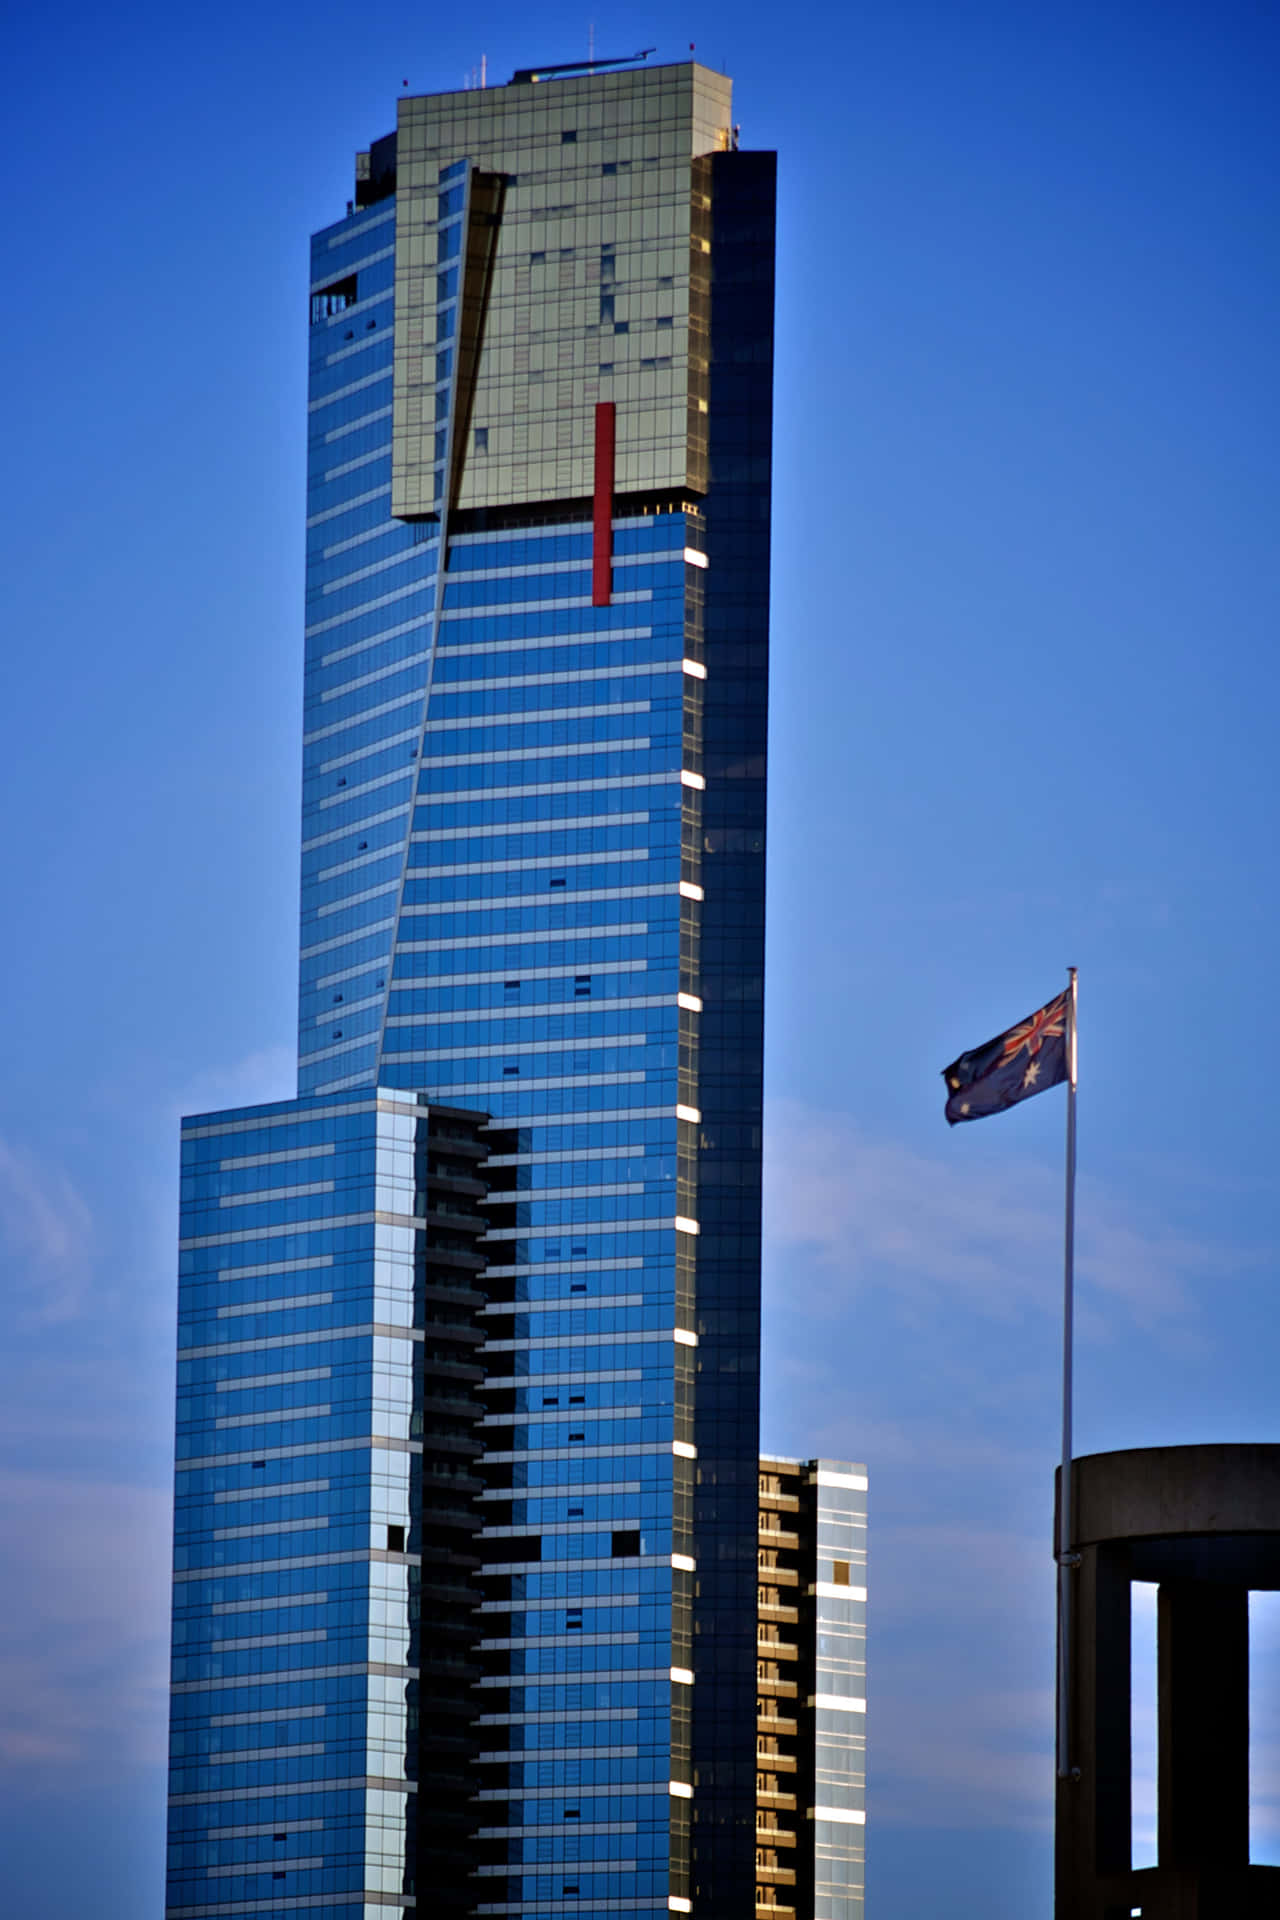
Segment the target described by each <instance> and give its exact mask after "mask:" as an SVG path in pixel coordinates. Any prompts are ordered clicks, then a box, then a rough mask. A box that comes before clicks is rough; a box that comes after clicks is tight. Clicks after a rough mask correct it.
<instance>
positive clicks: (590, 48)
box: [587, 20, 596, 66]
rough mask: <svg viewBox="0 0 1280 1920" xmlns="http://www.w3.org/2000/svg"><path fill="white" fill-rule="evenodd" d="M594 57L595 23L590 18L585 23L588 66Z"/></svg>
mask: <svg viewBox="0 0 1280 1920" xmlns="http://www.w3.org/2000/svg"><path fill="white" fill-rule="evenodd" d="M595 57H596V23H595V21H594V20H590V21H588V23H587V65H588V66H590V65H591V64H592V62H593V61H594V60H595Z"/></svg>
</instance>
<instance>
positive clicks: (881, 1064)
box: [0, 0, 1280, 1920]
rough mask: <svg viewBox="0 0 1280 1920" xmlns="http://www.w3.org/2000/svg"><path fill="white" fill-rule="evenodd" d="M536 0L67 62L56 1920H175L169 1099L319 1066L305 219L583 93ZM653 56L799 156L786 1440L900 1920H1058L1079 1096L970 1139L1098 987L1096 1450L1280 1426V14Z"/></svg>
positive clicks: (825, 36) (260, 25) (22, 1687)
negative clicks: (705, 79)
mask: <svg viewBox="0 0 1280 1920" xmlns="http://www.w3.org/2000/svg"><path fill="white" fill-rule="evenodd" d="M531 18H532V15H531V14H530V11H529V9H528V8H527V6H523V5H522V6H519V7H515V6H512V5H510V4H509V0H496V4H494V5H492V6H491V7H490V8H489V9H488V10H487V12H486V16H485V25H484V28H483V31H481V30H480V29H479V28H478V27H477V28H475V29H474V30H473V29H472V28H471V27H470V26H468V25H466V24H463V25H462V26H458V27H455V26H454V24H453V17H452V16H450V17H448V18H446V19H444V20H443V21H442V20H441V16H440V15H439V14H438V13H437V15H436V16H435V17H434V19H433V18H432V17H431V16H430V15H429V14H428V12H426V11H424V10H423V9H422V8H421V7H413V8H410V7H408V6H404V5H398V4H392V5H388V6H384V7H382V8H379V9H374V10H369V9H365V10H363V11H359V12H353V11H352V10H351V9H350V8H349V7H339V6H337V5H335V4H333V0H313V4H311V5H309V6H307V7H306V8H303V7H301V6H298V5H294V4H292V0H283V3H282V4H279V5H276V6H273V7H261V6H255V7H249V6H247V5H245V4H243V0H230V3H229V4H227V5H225V6H223V7H220V8H218V9H210V8H202V7H199V6H196V7H192V8H186V9H174V8H172V7H160V6H148V5H130V4H128V0H126V4H124V5H123V6H121V7H116V8H111V9H107V8H102V7H95V8H91V9H90V8H86V7H84V6H82V5H81V6H76V5H72V6H71V7H69V8H62V9H59V10H57V11H56V12H55V13H47V14H45V15H40V14H32V13H30V12H27V13H24V14H23V15H22V16H21V18H18V17H16V16H15V17H14V18H13V19H11V21H10V23H9V25H8V29H7V33H6V55H7V58H6V62H5V66H6V74H5V78H4V80H3V82H0V86H2V88H3V95H4V108H5V121H6V124H7V127H8V129H9V139H8V142H7V154H8V167H9V191H8V196H7V204H8V208H9V212H8V216H7V221H8V231H9V235H10V240H9V248H8V251H9V257H10V267H9V281H8V295H7V298H6V299H5V300H4V301H3V302H0V328H3V330H4V334H5V336H6V337H5V343H4V365H5V367H6V368H7V369H8V372H9V375H10V378H9V381H8V382H7V389H8V390H7V397H6V409H5V411H6V427H7V432H6V436H5V438H6V442H7V448H8V454H7V458H6V461H5V462H4V467H3V472H2V473H0V496H2V498H0V509H2V514H3V518H2V520H0V525H2V526H3V538H4V543H5V547H6V556H5V566H4V583H5V588H6V591H5V595H4V601H5V609H6V611H5V627H6V634H5V639H6V645H5V648H4V657H3V663H2V664H0V716H2V722H3V729H4V737H5V751H4V755H3V758H2V760H0V790H2V793H0V797H2V804H3V818H4V820H5V821H6V823H7V832H6V833H5V835H4V838H3V850H2V852H0V860H2V861H3V866H4V874H3V881H2V888H3V890H2V892H0V898H3V899H4V901H5V902H6V905H7V907H8V912H7V915H6V939H5V945H4V952H5V976H6V977H5V990H6V994H7V1001H8V1007H9V1019H8V1028H7V1034H8V1040H9V1045H8V1046H7V1048H6V1056H7V1058H6V1071H5V1073H4V1077H3V1086H2V1087H0V1253H2V1254H3V1262H4V1280H5V1286H6V1290H7V1296H8V1306H7V1312H6V1322H5V1324H6V1338H5V1341H4V1344H3V1351H2V1352H0V1555H2V1556H3V1564H4V1570H5V1571H4V1586H5V1602H4V1605H3V1608H2V1609H0V1887H3V1889H4V1891H5V1895H6V1898H5V1904H6V1906H8V1907H10V1908H12V1909H13V1910H14V1911H18V1910H21V1911H22V1913H23V1915H24V1920H72V1917H73V1916H76V1920H78V1917H79V1916H80V1915H82V1914H84V1913H86V1912H92V1913H93V1914H94V1916H95V1920H144V1916H146V1920H152V1916H154V1915H155V1914H156V1913H157V1912H158V1911H159V1903H160V1874H161V1840H162V1826H163V1772H162V1756H163V1748H164V1731H165V1729H164V1678H165V1636H166V1632H167V1605H168V1598H167V1570H166V1561H167V1540H166V1529H167V1524H168V1521H167V1504H168V1498H169V1492H168V1489H169V1468H170V1448H171V1373H172V1359H171V1344H172V1324H173V1311H174V1279H173V1273H174V1264H175V1261H174V1237H175V1235H174V1227H175V1204H176V1179H175V1163H176V1150H177V1141H176V1121H177V1116H178V1114H179V1113H180V1112H182V1111H189V1110H195V1109H200V1108H207V1107H213V1106H219V1105H224V1104H229V1103H231V1102H233V1101H237V1100H240V1099H249V1098H253V1097H264V1098H265V1097H272V1096H276V1097H279V1096H283V1095H287V1094H288V1093H290V1092H291V1091H292V1086H293V1079H292V1060H293V1018H294V991H295V949H296V936H295V917H296V860H297V815H298V767H299V719H300V701H301V625H302V620H301V614H302V518H303V448H304V429H305V418H304V355H305V345H306V342H305V321H306V301H305V278H306V246H307V236H308V233H309V231H310V230H311V229H312V228H314V227H316V226H319V225H322V224H324V223H325V222H327V221H329V220H330V219H332V218H334V217H335V216H336V215H338V214H340V213H341V211H342V208H343V205H344V203H345V200H346V198H347V196H348V194H349V193H350V191H351V186H350V177H351V159H352V154H353V152H354V151H355V149H356V148H357V147H360V146H364V145H367V143H368V141H369V139H370V138H371V137H374V136H377V135H379V134H381V133H383V132H385V131H387V130H388V129H389V128H390V127H391V125H392V124H393V119H394V111H395V96H396V94H397V92H398V91H399V90H400V87H401V82H402V80H405V79H407V80H408V81H409V83H410V86H411V88H413V89H415V90H419V91H428V90H432V89H437V88H447V87H453V86H459V85H461V84H462V83H463V81H464V77H465V75H466V74H467V72H468V70H469V69H470V68H471V67H473V66H477V65H478V64H479V61H480V57H481V55H482V54H485V55H487V57H488V67H489V73H490V76H491V77H493V78H495V79H498V80H501V79H504V78H505V77H506V76H507V75H508V74H509V72H510V71H511V70H512V68H513V67H515V66H516V65H520V64H527V63H529V62H531V61H537V60H543V61H552V60H563V59H568V58H574V57H578V56H580V55H585V53H586V50H587V35H588V28H589V26H590V25H592V24H593V15H592V12H591V10H590V8H584V9H583V10H582V12H581V14H576V13H573V12H571V11H570V10H568V9H566V8H564V7H562V6H559V5H556V4H554V0H553V4H551V5H550V6H548V7H546V8H544V9H541V10H540V13H539V21H540V24H538V25H537V26H536V28H532V27H530V25H529V21H530V20H531ZM594 28H595V41H596V48H597V51H598V52H600V53H602V54H610V53H626V52H628V51H630V50H631V49H632V48H635V47H640V46H647V45H651V44H653V45H656V46H657V48H658V57H659V58H667V59H678V58H682V57H684V56H685V55H686V53H687V49H688V44H689V42H690V41H691V40H692V41H694V42H695V43H696V46H697V53H698V57H699V58H703V59H706V60H707V61H708V63H710V64H715V65H721V66H724V67H726V68H727V69H728V70H730V71H731V72H732V73H733V74H734V76H735V78H736V81H737V95H736V103H737V118H738V119H740V120H741V122H742V127H743V141H744V144H747V145H752V146H776V147H777V148H778V149H779V150H780V153H781V155H782V164H781V207H780V216H781V218H780V258H779V267H780V283H779V284H780V297H779V311H778V322H779V325H778V373H777V490H776V497H777V517H776V553H775V558H776V573H775V585H776V591H775V607H774V659H775V672H776V681H775V686H776V703H775V724H774V734H773V759H772V774H773V815H772V828H771V846H770V885H771V889H772V896H771V910H772V936H771V940H772V945H771V958H770V965H771V974H770V984H769V1005H768V1012H769V1062H768V1064H769V1094H770V1122H771V1127H770V1136H769V1148H770V1155H771V1170H772V1177H771V1185H770V1195H771V1198H770V1206H769V1216H768V1241H769V1252H768V1270H767V1282H768V1322H767V1327H768V1340H769V1346H768V1357H767V1368H766V1391H765V1433H766V1440H767V1441H768V1442H769V1443H770V1444H772V1445H773V1446H774V1447H776V1448H778V1449H780V1450H782V1451H784V1452H790V1453H811V1452H826V1453H829V1454H836V1455H850V1456H853V1457H856V1458H859V1459H866V1460H867V1461H868V1462H869V1464H870V1466H871V1470H872V1475H873V1478H872V1524H873V1534H872V1541H873V1548H872V1551H873V1562H872V1573H871V1583H870V1584H871V1593H872V1611H871V1631H872V1640H871V1657H872V1662H873V1671H872V1675H871V1679H870V1683H869V1689H868V1690H869V1694H870V1699H871V1715H870V1735H871V1743H872V1747H871V1752H872V1759H871V1788H870V1804H871V1826H870V1829H869V1834H870V1867H869V1885H870V1892H871V1905H870V1907H869V1914H870V1915H871V1916H872V1920H916V1916H918V1915H919V1914H921V1913H923V1912H926V1911H938V1912H945V1913H946V1914H947V1915H948V1920H979V1916H980V1917H981V1920H1004V1917H1005V1916H1009V1920H1012V1917H1013V1916H1015V1915H1016V1916H1018V1920H1024V1916H1026V1915H1044V1916H1047V1915H1048V1913H1049V1909H1050V1857H1051V1837H1050V1826H1049V1822H1050V1810H1051V1760H1050V1740H1051V1719H1052V1715H1051V1690H1052V1568H1051V1563H1050V1558H1049V1546H1050V1543H1049V1521H1050V1497H1051V1474H1052V1469H1053V1464H1054V1457H1055V1450H1056V1446H1057V1431H1058V1399H1057V1368H1058V1364H1059V1349H1058V1335H1057V1316H1058V1312H1059V1293H1058V1260H1059V1248H1060V1204H1061V1173H1060V1162H1061V1133H1062V1095H1061V1094H1060V1093H1053V1094H1049V1095H1047V1096H1046V1097H1045V1098H1043V1099H1040V1100H1036V1101H1034V1102H1032V1103H1031V1104H1030V1105H1029V1106H1027V1107H1025V1108H1023V1109H1022V1110H1021V1111H1020V1112H1018V1113H1015V1114H1011V1115H1008V1116H1005V1117H1003V1118H1001V1119H997V1120H992V1121H989V1122H987V1123H986V1124H985V1125H983V1126H978V1127H969V1128H962V1129H959V1130H958V1131H957V1132H956V1133H955V1134H953V1135H949V1134H948V1132H947V1130H946V1128H945V1126H944V1124H943V1121H942V1114H941V1106H942V1090H941V1081H940V1080H939V1079H938V1069H939V1068H940V1067H941V1066H942V1064H943V1063H944V1062H945V1061H946V1060H948V1059H950V1058H951V1057H952V1056H953V1055H954V1054H955V1053H957V1052H958V1051H960V1049H961V1048H963V1047H966V1046H970V1045H973V1044H976V1043H977V1042H979V1041H981V1040H984V1039H986V1038H987V1037H988V1036H989V1035H990V1034H992V1033H994V1032H996V1031H997V1030H998V1029H999V1028H1001V1027H1002V1026H1004V1025H1006V1024H1008V1023H1009V1022H1010V1021H1012V1020H1013V1019H1015V1018H1017V1017H1018V1016H1020V1015H1022V1014H1024V1013H1026V1012H1028V1011H1030V1009H1031V1008H1032V1007H1034V1006H1035V1005H1037V1004H1038V1003H1039V1002H1040V1001H1041V1000H1044V999H1047V998H1048V997H1049V996H1050V995H1051V994H1052V993H1054V992H1056V991H1057V990H1058V988H1059V986H1060V985H1061V984H1062V981H1063V977H1064V976H1063V969H1064V968H1065V966H1066V965H1067V964H1068V963H1069V962H1074V963H1075V964H1077V965H1078V966H1079V967H1080V969H1081V995H1082V1002H1081V1005H1082V1013H1081V1019H1082V1042H1081V1058H1082V1093H1081V1122H1080V1124H1081V1169H1082V1172H1081V1190H1080V1202H1081V1218H1080V1235H1081V1301H1080V1320H1081V1325H1080V1343H1079V1353H1078V1373H1079V1408H1078V1435H1079V1442H1080V1448H1081V1450H1082V1451H1088V1450H1093V1449H1097V1448H1106V1447H1114V1446H1125V1445H1130V1444H1139V1443H1156V1442H1173V1441H1191V1440H1196V1439H1201V1438H1213V1439H1237V1438H1260V1439H1269V1440H1276V1439H1280V1408H1278V1406H1277V1396H1276V1387H1275V1382H1276V1377H1277V1366H1278V1363H1280V1308H1278V1306H1277V1288H1276V1280H1277V1274H1276V1267H1277V1260H1276V1184H1277V1182H1276V1148H1277V1133H1278V1131H1280V1129H1278V1125H1277V1120H1276V1117H1275V1102H1276V1095H1275V1091H1274V1086H1273V1082H1272V1073H1271V1064H1270V1042H1269V1040H1268V1039H1267V1031H1268V1030H1269V1022H1270V1014H1269V1012H1268V1008H1269V1006H1270V993H1271V991H1272V990H1273V987H1274V978H1275V973H1276V948H1277V932H1278V926H1277V904H1276V887H1275V878H1274V876H1275V855H1274V843H1275V838H1276V829H1277V764H1278V761H1280V755H1278V753H1277V744H1276V734H1277V713H1278V704H1280V702H1278V695H1280V685H1278V674H1277V665H1276V640H1277V626H1278V620H1277V615H1278V612H1280V605H1278V602H1280V593H1278V588H1280V565H1278V561H1277V546H1276V538H1275V529H1276V506H1277V479H1278V478H1280V474H1278V467H1280V381H1278V377H1277V362H1276V339H1277V334H1278V331H1280V264H1278V260H1277V244H1276V235H1277V231H1280V223H1278V220H1277V200H1278V197H1280V196H1278V191H1277V190H1278V188H1280V122H1278V121H1277V116H1276V113H1275V100H1276V97H1277V92H1278V91H1280V72H1278V67H1280V60H1278V57H1277V56H1278V46H1280V27H1278V26H1277V22H1276V19H1275V16H1274V14H1272V13H1270V11H1269V10H1268V9H1265V8H1262V7H1258V6H1256V5H1252V4H1244V0H1214V3H1213V4H1209V0H1202V4H1198V5H1192V4H1185V0H1164V3H1163V4H1160V5H1158V6H1157V5H1155V4H1134V0H1107V4H1105V5H1103V4H1098V3H1097V0H1086V3H1085V4H1083V5H1076V6H1074V7H1072V8H1070V9H1055V8H1044V7H1039V8H1033V7H1028V6H1026V5H1013V4H999V3H998V0H992V4H986V5H975V4H971V3H970V0H934V4H926V3H925V0H893V4H892V5H890V4H888V3H887V0H872V3H871V4H869V5H862V6H857V7H852V8H849V7H843V6H834V5H831V4H830V3H829V0H827V3H826V4H819V5H818V6H817V7H815V8H810V9H808V10H805V11H802V12H799V13H792V14H787V13H782V12H777V11H773V10H766V9H764V8H763V7H760V6H759V5H754V6H753V5H750V4H748V5H745V6H744V5H742V4H740V3H739V4H735V5H732V6H728V5H722V4H720V3H719V0H716V4H713V5H697V6H695V7H693V8H692V10H677V9H674V8H672V7H671V6H670V5H669V4H667V0H658V3H657V4H655V5H653V6H651V7H646V8H643V9H638V8H634V7H632V6H629V5H625V6H617V7H615V8H613V9H612V10H610V11H607V12H604V13H601V12H598V11H597V12H596V13H595V14H594ZM1261 1731H1262V1733H1263V1734H1265V1736H1266V1739H1267V1740H1272V1739H1274V1746H1275V1749H1277V1750H1280V1721H1277V1722H1273V1723H1270V1724H1269V1725H1267V1724H1264V1725H1263V1727H1262V1729H1261ZM1265 1744H1266V1742H1265V1740H1260V1747H1262V1746H1264V1745H1265ZM1262 1758H1265V1755H1262V1754H1260V1760H1261V1759H1262ZM1275 1760H1276V1751H1272V1753H1271V1764H1270V1780H1271V1783H1272V1785H1271V1789H1270V1791H1271V1793H1272V1798H1273V1802H1274V1803H1275V1810H1276V1814H1277V1817H1276V1818H1275V1819H1273V1821H1272V1829H1273V1833H1272V1851H1271V1855H1270V1857H1272V1858H1280V1767H1277V1766H1276V1765H1275ZM1260 1777H1261V1768H1260Z"/></svg>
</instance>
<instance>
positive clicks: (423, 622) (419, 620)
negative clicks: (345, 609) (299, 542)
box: [308, 575, 434, 670]
mask: <svg viewBox="0 0 1280 1920" xmlns="http://www.w3.org/2000/svg"><path fill="white" fill-rule="evenodd" d="M432 579H434V575H433V576H432ZM427 585H428V586H430V585H431V580H428V581H427ZM345 617H346V616H345V615H344V618H345ZM333 624H334V625H335V626H336V625H338V624H340V623H339V622H337V621H335V622H334V623H333ZM430 626H431V617H430V615H429V614H427V613H418V614H415V615H414V617H413V619H412V620H401V621H400V622H399V623H398V624H397V625H396V626H394V627H379V629H378V631H377V633H369V634H366V635H365V636H364V638H363V639H361V640H356V641H353V642H352V644H351V645H350V646H349V647H337V648H336V649H335V650H334V651H333V652H332V653H322V654H321V655H320V657H319V659H318V660H314V661H309V662H308V670H310V669H311V668H312V667H334V666H337V664H338V662H339V661H340V660H350V659H351V658H352V656H353V655H354V654H357V653H368V651H369V649H370V647H380V646H381V645H382V643H383V641H384V640H398V639H399V638H400V636H401V634H404V633H414V632H417V631H418V630H421V631H422V632H424V633H425V632H427V631H429V629H430Z"/></svg>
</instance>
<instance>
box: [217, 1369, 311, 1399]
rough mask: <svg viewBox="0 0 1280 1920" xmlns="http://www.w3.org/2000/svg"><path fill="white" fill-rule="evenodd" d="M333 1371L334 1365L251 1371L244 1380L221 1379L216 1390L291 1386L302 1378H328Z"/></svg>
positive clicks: (222, 1391) (240, 1391)
mask: <svg viewBox="0 0 1280 1920" xmlns="http://www.w3.org/2000/svg"><path fill="white" fill-rule="evenodd" d="M332 1372H333V1369H332V1367H295V1368H294V1369H293V1370H292V1371H291V1372H289V1373H251V1374H246V1375H245V1376H244V1378H243V1379H242V1380H219V1381H218V1382H217V1383H216V1385H215V1387H214V1392H215V1393H247V1392H248V1391H249V1390H250V1388H253V1389H255V1390H256V1389H257V1388H258V1387H291V1386H295V1385H296V1384H297V1382H298V1381H300V1380H327V1379H329V1377H330V1375H331V1374H332Z"/></svg>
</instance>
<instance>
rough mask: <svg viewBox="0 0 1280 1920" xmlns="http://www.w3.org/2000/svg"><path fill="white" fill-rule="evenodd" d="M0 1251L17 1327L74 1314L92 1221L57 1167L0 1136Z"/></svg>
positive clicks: (85, 1286)
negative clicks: (14, 1309)
mask: <svg viewBox="0 0 1280 1920" xmlns="http://www.w3.org/2000/svg"><path fill="white" fill-rule="evenodd" d="M0 1254H2V1255H3V1260H4V1266H5V1268H6V1271H7V1274H8V1281H7V1286H8V1289H9V1291H10V1297H11V1299H12V1300H13V1301H14V1302H15V1304H16V1311H17V1319H18V1323H19V1325H22V1326H41V1325H45V1326H50V1325H57V1324H59V1323H61V1322H64V1321H68V1320H72V1319H74V1318H75V1317H76V1316H77V1315H78V1314H79V1313H80V1312H81V1310H82V1307H83V1305H84V1302H85V1298H86V1295H87V1293H88V1291H89V1287H90V1282H91V1278H92V1266H93V1222H92V1219H91V1216H90V1213H89V1209H88V1207H87V1206H86V1205H85V1203H84V1201H83V1199H82V1198H81V1197H80V1194H79V1193H78V1192H77V1190H76V1188H75V1186H74V1185H73V1184H72V1182H71V1180H70V1179H69V1178H68V1177H67V1175H66V1174H65V1173H64V1172H63V1171H62V1169H61V1168H60V1167H56V1166H48V1165H42V1164H41V1163H40V1162H39V1161H37V1160H36V1159H35V1157H34V1156H33V1155H31V1154H29V1153H26V1152H24V1151H22V1149H20V1148H18V1147H14V1146H12V1145H10V1144H9V1143H8V1142H7V1141H4V1140H0Z"/></svg>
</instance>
